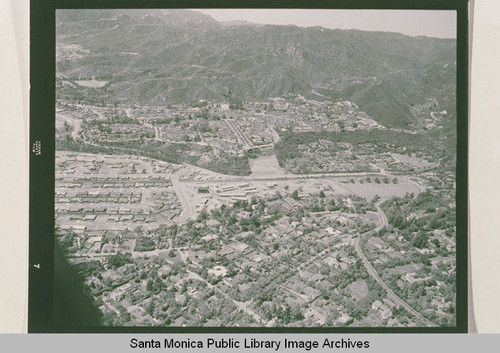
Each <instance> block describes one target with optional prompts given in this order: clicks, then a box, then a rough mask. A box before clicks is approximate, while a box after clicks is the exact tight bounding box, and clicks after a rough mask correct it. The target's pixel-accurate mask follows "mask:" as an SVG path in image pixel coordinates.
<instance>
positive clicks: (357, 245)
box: [355, 201, 438, 327]
mask: <svg viewBox="0 0 500 353" xmlns="http://www.w3.org/2000/svg"><path fill="white" fill-rule="evenodd" d="M381 203H382V201H379V202H378V203H377V204H376V205H375V207H376V208H377V212H378V215H379V218H380V225H379V226H378V227H377V228H375V229H374V230H373V231H372V232H373V233H375V232H378V231H379V230H381V229H382V228H384V227H386V226H387V225H388V223H387V217H386V215H385V213H384V211H382V209H381V208H380V204H381ZM361 241H362V236H361V234H360V235H358V238H357V239H356V242H355V248H356V252H357V253H358V255H359V257H360V258H361V260H362V261H363V265H365V267H366V270H367V271H368V273H369V274H370V276H372V277H373V279H374V280H375V281H377V283H378V284H380V285H381V286H382V288H384V289H385V290H386V291H387V296H388V297H389V298H390V299H391V300H392V301H393V302H394V303H396V304H397V305H399V306H402V307H403V308H405V309H406V310H407V311H408V312H409V313H411V314H413V315H414V316H415V317H417V318H418V319H419V320H420V321H422V322H423V323H424V324H425V325H426V326H429V327H437V326H438V325H436V324H435V323H433V322H431V321H429V320H427V319H426V318H425V317H423V316H422V315H420V313H419V312H418V311H416V310H415V309H413V308H412V307H411V306H410V305H409V304H408V303H406V302H405V301H404V300H403V299H401V298H400V297H398V296H397V295H396V293H394V292H393V291H392V290H391V289H390V288H389V287H388V286H387V284H385V283H384V281H383V280H382V278H380V276H379V275H378V273H377V271H375V269H374V268H373V266H372V265H371V264H370V262H369V261H368V259H367V258H366V257H365V255H364V254H363V250H361Z"/></svg>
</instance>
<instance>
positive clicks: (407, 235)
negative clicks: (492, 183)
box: [55, 80, 456, 327]
mask: <svg viewBox="0 0 500 353" xmlns="http://www.w3.org/2000/svg"><path fill="white" fill-rule="evenodd" d="M82 82H83V81H71V82H70V81H65V80H58V84H59V85H66V86H68V85H75V86H76V85H79V84H80V85H81V84H82ZM421 109H422V111H425V112H424V113H425V114H427V115H429V117H431V118H432V124H429V123H428V121H425V120H424V123H423V124H422V125H415V126H412V128H411V129H406V130H405V129H399V128H398V129H396V128H388V127H385V126H383V125H381V124H380V123H377V122H376V121H375V120H373V119H371V118H370V117H369V116H368V115H367V114H366V113H364V112H362V111H360V110H359V108H358V107H357V106H356V104H354V103H352V102H349V101H345V100H339V101H337V102H332V101H327V100H321V101H315V100H310V99H309V100H308V99H305V98H304V97H302V96H300V95H288V96H285V97H277V98H273V99H269V100H267V101H259V102H241V103H238V104H236V103H235V102H210V101H206V100H202V101H200V102H199V103H198V104H195V105H192V106H188V105H172V104H169V105H163V106H150V105H147V106H146V105H139V104H134V105H131V106H127V105H124V104H121V103H119V104H92V103H89V102H88V101H79V100H78V99H73V100H71V99H64V100H58V104H57V120H56V128H57V134H56V144H57V147H56V148H57V153H56V194H55V203H56V204H55V207H56V209H55V214H56V237H57V240H58V244H60V246H61V247H62V248H63V250H64V252H65V254H66V257H67V259H68V261H69V262H70V263H71V264H72V265H73V266H74V268H76V269H77V271H78V273H79V274H80V275H81V276H82V277H83V278H84V279H85V287H86V291H87V292H88V293H89V294H90V295H91V297H92V298H94V302H95V305H96V306H97V307H98V308H99V309H100V311H101V312H102V314H103V320H104V322H105V324H106V325H112V326H236V327H250V326H264V327H275V326H277V327H282V326H290V327H313V326H326V327H341V326H351V327H380V326H385V327H403V326H404V327H419V326H429V327H430V326H454V325H455V305H456V303H455V293H456V290H455V271H456V264H455V251H456V248H455V191H454V188H455V181H454V171H453V163H454V160H453V158H452V157H449V155H448V154H447V152H446V151H445V150H444V148H442V146H441V148H436V146H432V144H428V143H427V141H423V140H422V139H423V137H422V135H421V134H419V133H418V131H424V130H428V129H431V130H432V129H434V130H436V131H439V129H440V126H442V125H443V124H445V123H446V118H447V113H446V112H445V111H438V110H437V109H436V108H435V107H434V105H428V106H425V107H422V108H421ZM424 113H422V114H424ZM435 143H440V141H436V142H435Z"/></svg>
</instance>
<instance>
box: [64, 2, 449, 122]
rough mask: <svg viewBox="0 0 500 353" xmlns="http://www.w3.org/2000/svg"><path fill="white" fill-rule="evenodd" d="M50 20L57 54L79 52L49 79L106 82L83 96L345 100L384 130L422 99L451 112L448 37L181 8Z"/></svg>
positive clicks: (408, 115) (74, 13) (77, 13)
mask: <svg viewBox="0 0 500 353" xmlns="http://www.w3.org/2000/svg"><path fill="white" fill-rule="evenodd" d="M56 19H57V21H56V26H57V27H56V33H57V50H58V51H62V50H64V51H65V52H68V50H70V51H71V50H76V51H79V52H80V54H79V55H74V56H72V57H71V56H66V57H65V56H62V57H61V58H59V59H58V62H57V75H58V77H59V78H65V79H68V80H77V79H82V78H83V79H91V78H95V79H96V80H104V81H108V82H109V83H108V84H107V85H106V86H104V87H103V88H102V89H100V91H99V92H98V93H92V94H95V95H99V96H101V97H105V98H106V99H116V100H118V101H127V102H129V103H141V104H170V103H173V104H178V103H193V102H198V101H199V100H201V99H206V100H213V101H255V100H265V99H268V98H271V97H283V96H288V95H302V96H304V97H306V98H308V99H315V100H330V101H336V100H339V99H347V100H350V101H353V102H354V103H356V104H357V105H358V106H359V107H360V109H361V110H363V111H365V112H367V113H368V114H369V115H370V116H371V117H373V118H374V119H376V120H377V121H379V122H380V123H382V124H383V125H386V126H390V127H406V126H408V125H409V124H410V123H411V122H412V119H414V117H413V115H412V109H411V107H412V106H413V105H418V104H423V103H424V102H426V101H427V100H428V99H430V98H434V99H437V101H438V102H439V104H440V108H442V109H447V110H448V111H449V112H450V113H452V114H453V113H454V111H455V86H456V82H455V77H456V41H455V40H454V39H438V38H430V37H409V36H405V35H402V34H398V33H390V32H365V31H359V30H334V29H326V28H323V27H308V28H303V27H297V26H292V25H289V26H278V25H256V24H252V23H249V22H244V21H235V22H231V23H220V22H217V21H216V20H214V19H213V18H212V17H210V16H208V15H204V14H201V13H199V12H196V11H190V10H58V11H57V15H56ZM68 48H70V49H68ZM71 48H73V49H71ZM75 48H76V49H75ZM81 89H82V90H83V89H84V88H81ZM85 89H86V90H89V89H88V88H85ZM69 94H71V93H70V89H69V88H63V89H61V90H60V91H59V92H58V95H59V96H60V97H62V96H64V95H69Z"/></svg>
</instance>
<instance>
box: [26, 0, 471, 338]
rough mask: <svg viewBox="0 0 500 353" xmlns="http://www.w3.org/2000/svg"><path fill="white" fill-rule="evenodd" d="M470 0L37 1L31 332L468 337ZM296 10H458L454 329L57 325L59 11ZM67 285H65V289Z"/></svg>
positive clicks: (33, 16)
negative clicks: (460, 335) (466, 333)
mask: <svg viewBox="0 0 500 353" xmlns="http://www.w3.org/2000/svg"><path fill="white" fill-rule="evenodd" d="M468 5H469V4H468V1H467V0H330V1H325V0H310V1H307V0H266V1H263V0H250V1H249V0H240V1H238V2H235V1H228V0H215V1H206V0H202V1H195V0H183V1H179V0H174V1H171V0H170V1H169V0H144V1H140V0H100V1H97V0H89V1H85V0H64V1H63V0H31V3H30V191H29V197H30V200H29V222H30V223H29V284H28V285H29V295H28V332H29V333H62V332H75V333H99V332H102V333H465V332H467V327H468V326H467V322H468V307H467V305H468V290H467V289H468V279H467V263H468V261H467V256H468V252H467V244H468V181H467V168H468V160H467V156H468V8H469V7H468ZM98 8H103V9H104V8H186V9H195V8H290V9H293V8H296V9H300V8H303V9H307V8H310V9H407V10H424V9H428V10H456V11H457V90H456V92H457V96H456V104H457V169H456V230H457V232H456V266H457V268H456V286H457V287H456V289H457V290H456V295H457V296H456V320H457V321H456V322H457V325H456V327H418V328H409V327H398V328H388V327H314V328H312V327H311V328H307V327H300V328H296V327H281V328H280V327H278V328H265V327H258V328H256V327H107V326H91V325H90V326H74V325H67V326H66V325H64V326H61V325H60V326H57V325H55V324H54V323H53V310H54V307H53V303H54V296H55V294H56V293H55V290H54V283H55V276H54V263H55V261H57V260H55V257H56V255H57V254H55V235H54V229H55V221H54V213H55V210H54V204H55V102H56V100H55V78H56V69H55V65H56V60H55V55H56V52H55V47H56V33H55V24H56V23H55V15H56V10H57V9H98ZM62 285H63V284H62Z"/></svg>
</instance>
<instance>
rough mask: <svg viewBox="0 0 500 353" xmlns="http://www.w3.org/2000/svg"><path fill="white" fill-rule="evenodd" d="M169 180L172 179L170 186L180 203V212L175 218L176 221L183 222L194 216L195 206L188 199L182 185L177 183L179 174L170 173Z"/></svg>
mask: <svg viewBox="0 0 500 353" xmlns="http://www.w3.org/2000/svg"><path fill="white" fill-rule="evenodd" d="M171 180H172V187H173V189H174V191H175V193H176V194H177V197H178V198H179V201H180V202H181V205H182V212H181V214H180V215H179V217H178V218H177V222H178V223H184V222H186V221H188V220H190V219H194V218H196V215H197V212H196V209H195V206H194V205H193V203H192V202H191V200H190V199H189V196H188V195H187V194H186V190H185V189H184V187H183V186H182V185H181V184H180V183H179V175H178V174H174V175H172V179H171Z"/></svg>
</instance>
